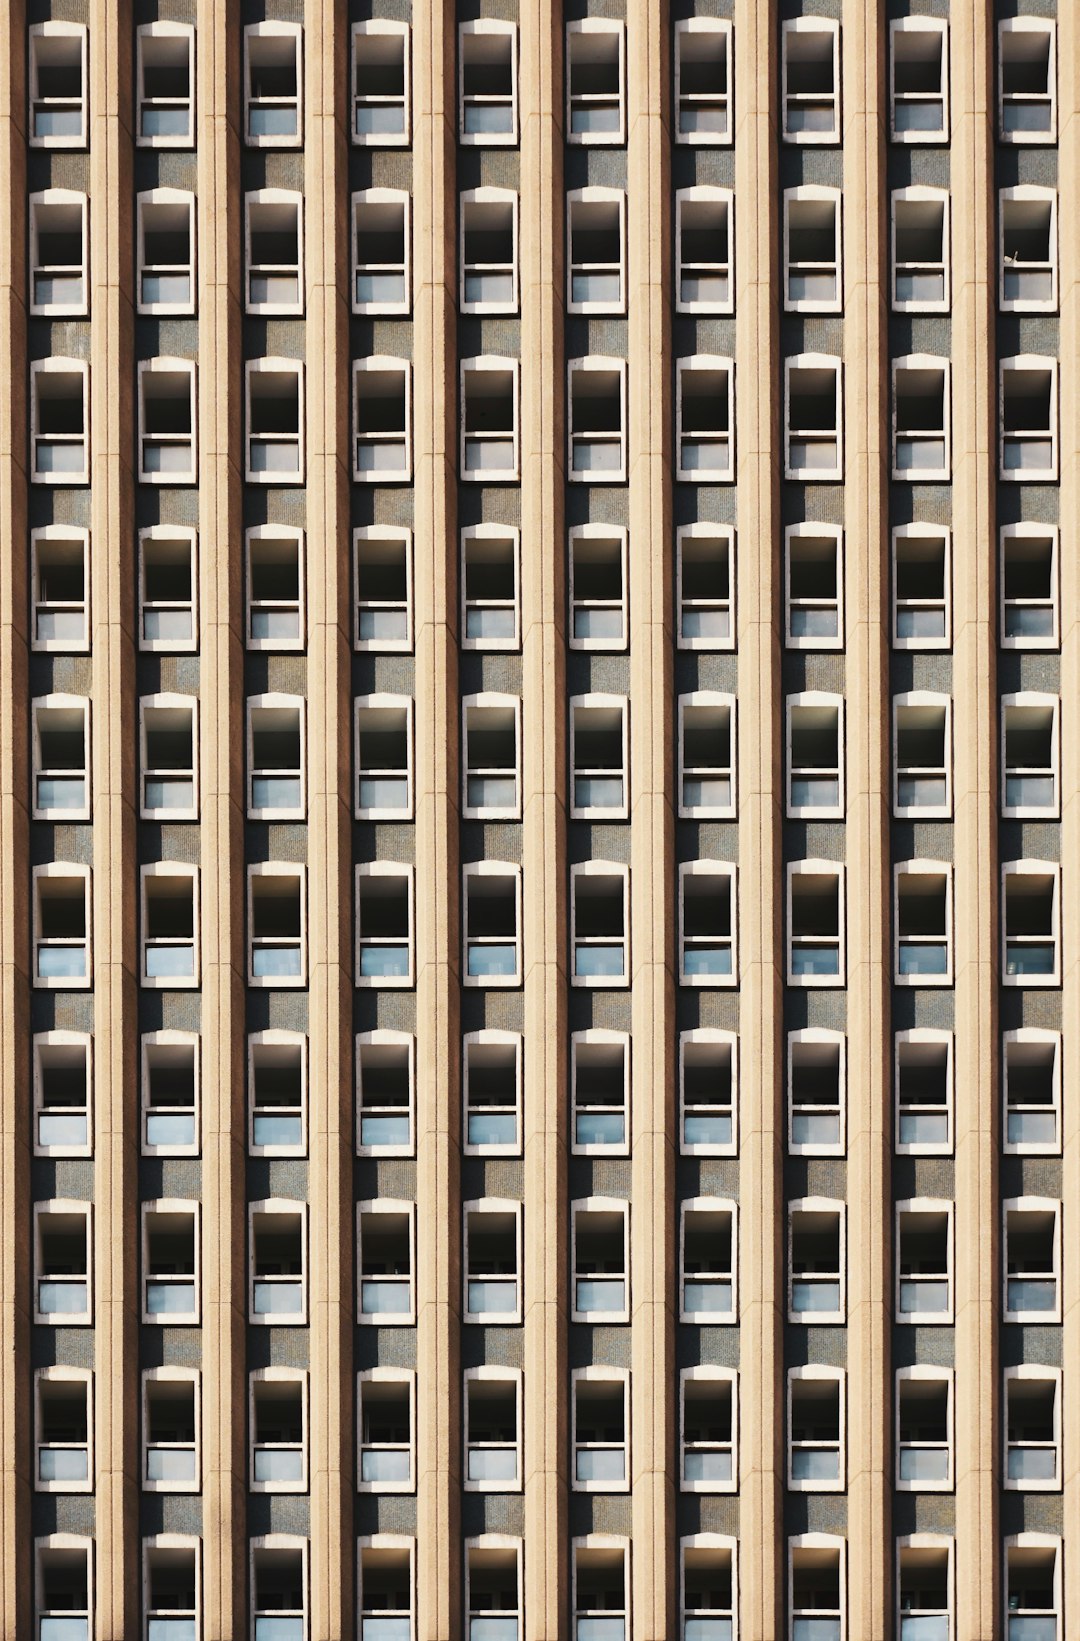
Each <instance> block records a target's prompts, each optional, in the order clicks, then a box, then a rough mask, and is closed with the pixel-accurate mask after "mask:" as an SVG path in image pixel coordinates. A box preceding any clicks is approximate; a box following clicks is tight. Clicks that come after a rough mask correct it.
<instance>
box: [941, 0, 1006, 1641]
mask: <svg viewBox="0 0 1080 1641" xmlns="http://www.w3.org/2000/svg"><path fill="white" fill-rule="evenodd" d="M992 12H993V8H992V6H990V5H988V4H987V3H986V0H959V3H958V4H957V5H955V6H954V7H953V11H952V30H951V34H952V52H953V57H952V187H953V194H954V197H955V198H956V199H957V200H962V201H963V202H964V208H963V209H962V210H958V211H957V212H956V213H955V219H954V223H953V259H954V262H953V267H954V290H955V297H954V305H953V327H952V336H953V343H952V359H953V367H952V383H953V552H954V571H953V576H954V579H953V600H954V622H955V660H954V684H953V697H954V709H955V712H956V721H957V723H958V724H959V725H960V726H962V733H961V734H959V735H958V736H957V739H956V761H955V769H954V781H955V803H956V828H955V833H956V840H955V859H956V883H955V901H954V906H955V917H954V945H955V973H956V1382H957V1387H958V1394H957V1409H956V1539H957V1546H956V1560H957V1625H956V1634H957V1641H992V1638H993V1637H994V1636H995V1635H997V1634H999V1633H1000V1630H1001V1623H1002V1619H1001V1603H1000V1601H999V1599H998V1590H999V1588H1000V1577H999V1573H1000V1561H1001V1555H1000V1547H999V1543H998V1501H997V1491H996V1486H995V1480H996V1475H997V1470H998V1464H997V1456H998V1443H999V1435H998V1432H999V1425H998V1419H997V1415H998V1403H999V1383H998V1380H999V1372H998V1363H999V1349H998V1332H997V1327H998V1320H999V1310H1000V1306H999V1296H998V1288H999V1218H1000V1208H999V1200H998V1130H999V1123H998V1087H999V1085H998V1008H997V985H998V963H997V915H998V867H997V861H998V849H997V791H998V786H997V750H996V749H997V711H996V709H997V701H996V689H997V680H996V660H997V645H996V628H997V621H996V608H995V593H996V586H997V577H996V573H995V563H996V552H995V551H994V546H993V544H994V542H995V541H996V536H997V530H996V519H995V512H994V500H995V485H994V476H995V464H996V453H995V446H996V439H995V427H996V419H995V405H994V397H995V381H994V376H995V362H994V288H993V284H992V282H991V279H992V275H991V270H992V268H993V266H994V262H993V256H994V249H993V245H994V241H993V231H994V229H993V225H994V212H993V176H994V154H993V143H992V132H991V118H992V109H993V102H992V87H993V73H992V69H993V55H994V41H993V21H992Z"/></svg>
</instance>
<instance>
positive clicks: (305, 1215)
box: [247, 1197, 311, 1328]
mask: <svg viewBox="0 0 1080 1641" xmlns="http://www.w3.org/2000/svg"><path fill="white" fill-rule="evenodd" d="M256 1216H258V1217H260V1218H263V1217H267V1216H273V1217H274V1218H280V1219H285V1218H292V1219H296V1220H298V1221H299V1223H300V1297H301V1305H300V1309H299V1311H297V1312H291V1311H290V1312H284V1313H282V1312H280V1311H267V1312H259V1311H257V1310H256V1308H255V1286H256V1283H257V1282H258V1281H259V1280H260V1278H259V1277H258V1276H257V1274H256V1270H255V1219H256ZM309 1219H310V1212H309V1208H308V1204H307V1202H306V1201H303V1200H301V1199H299V1198H294V1197H265V1198H263V1199H262V1200H261V1201H258V1202H249V1203H248V1204H247V1325H248V1327H249V1328H306V1327H307V1325H308V1311H309V1306H310V1299H309V1294H308V1285H309V1276H310V1265H311V1250H310V1247H309V1236H310V1228H309Z"/></svg>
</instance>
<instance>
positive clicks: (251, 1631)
mask: <svg viewBox="0 0 1080 1641" xmlns="http://www.w3.org/2000/svg"><path fill="white" fill-rule="evenodd" d="M282 1551H287V1552H288V1553H290V1554H293V1555H296V1554H298V1555H299V1557H300V1576H301V1596H302V1600H303V1611H302V1613H301V1622H302V1623H303V1626H304V1631H303V1633H304V1641H308V1637H309V1635H310V1623H311V1595H310V1571H309V1569H310V1558H309V1541H308V1539H307V1538H305V1537H303V1536H301V1535H300V1534H299V1533H260V1534H258V1535H257V1536H255V1537H253V1538H251V1539H249V1541H248V1553H247V1563H248V1591H249V1593H250V1598H251V1599H250V1613H249V1621H248V1635H249V1641H258V1638H257V1636H256V1632H255V1625H256V1623H257V1622H258V1620H259V1618H260V1617H265V1616H267V1614H266V1609H265V1608H263V1609H260V1608H258V1607H257V1606H256V1604H255V1594H256V1589H257V1584H256V1579H255V1567H256V1564H257V1562H258V1560H259V1558H260V1557H261V1556H262V1555H263V1554H266V1555H268V1556H271V1557H272V1556H273V1555H274V1554H275V1553H279V1554H280V1553H281V1552H282Z"/></svg>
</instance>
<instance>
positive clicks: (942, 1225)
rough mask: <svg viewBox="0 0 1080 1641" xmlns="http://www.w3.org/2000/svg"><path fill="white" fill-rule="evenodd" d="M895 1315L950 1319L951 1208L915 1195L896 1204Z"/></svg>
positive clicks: (921, 1319) (903, 1318)
mask: <svg viewBox="0 0 1080 1641" xmlns="http://www.w3.org/2000/svg"><path fill="white" fill-rule="evenodd" d="M895 1319H896V1321H897V1322H912V1323H919V1324H921V1325H923V1326H930V1325H934V1324H941V1325H948V1324H951V1322H952V1320H953V1210H952V1204H951V1203H949V1202H938V1201H934V1200H933V1199H931V1198H925V1197H924V1198H918V1199H915V1200H913V1201H910V1202H898V1203H897V1205H896V1318H895Z"/></svg>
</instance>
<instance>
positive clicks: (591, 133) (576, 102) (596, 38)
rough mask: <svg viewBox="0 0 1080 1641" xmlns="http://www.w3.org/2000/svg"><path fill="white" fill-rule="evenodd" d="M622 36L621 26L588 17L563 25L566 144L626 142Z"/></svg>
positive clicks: (612, 144) (624, 42)
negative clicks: (564, 29) (564, 39)
mask: <svg viewBox="0 0 1080 1641" xmlns="http://www.w3.org/2000/svg"><path fill="white" fill-rule="evenodd" d="M625 52H626V35H625V30H624V28H623V25H622V24H621V23H616V22H609V21H608V20H607V19H606V18H599V17H587V18H585V19H584V20H583V21H582V22H580V23H568V24H567V25H566V140H567V142H581V143H593V144H605V145H608V146H615V147H618V146H620V145H621V144H622V143H624V142H625V141H626V111H625V95H626V89H625V88H626V63H625Z"/></svg>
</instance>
